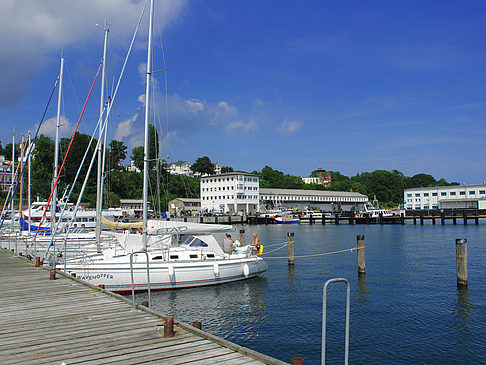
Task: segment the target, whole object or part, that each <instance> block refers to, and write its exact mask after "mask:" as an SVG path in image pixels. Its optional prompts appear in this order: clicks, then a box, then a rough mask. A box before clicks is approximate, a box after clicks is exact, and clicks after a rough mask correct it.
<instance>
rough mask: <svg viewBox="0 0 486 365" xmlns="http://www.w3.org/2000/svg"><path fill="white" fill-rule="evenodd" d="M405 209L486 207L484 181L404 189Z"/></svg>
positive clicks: (485, 184) (485, 186) (485, 185)
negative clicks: (472, 183)
mask: <svg viewBox="0 0 486 365" xmlns="http://www.w3.org/2000/svg"><path fill="white" fill-rule="evenodd" d="M403 201H404V206H405V209H407V210H412V209H413V210H420V209H464V208H470V209H486V183H483V184H479V185H455V186H435V187H432V188H414V189H405V190H404V192H403Z"/></svg>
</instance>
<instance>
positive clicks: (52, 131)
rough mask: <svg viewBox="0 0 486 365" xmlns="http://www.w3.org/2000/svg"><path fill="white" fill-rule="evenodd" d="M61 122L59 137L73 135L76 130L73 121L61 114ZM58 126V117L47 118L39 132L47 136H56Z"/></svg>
mask: <svg viewBox="0 0 486 365" xmlns="http://www.w3.org/2000/svg"><path fill="white" fill-rule="evenodd" d="M59 122H60V128H59V138H63V137H71V136H72V134H73V132H74V126H73V125H72V123H71V122H70V121H69V120H68V119H67V118H66V117H65V116H63V115H61V118H60V120H59ZM56 128H57V117H52V118H49V119H47V120H45V121H44V123H42V126H41V128H40V130H39V134H45V135H46V136H49V137H52V138H55V137H56ZM36 129H37V126H36Z"/></svg>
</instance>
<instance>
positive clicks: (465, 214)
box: [463, 211, 467, 226]
mask: <svg viewBox="0 0 486 365" xmlns="http://www.w3.org/2000/svg"><path fill="white" fill-rule="evenodd" d="M463 222H464V225H465V226H467V212H466V211H464V215H463Z"/></svg>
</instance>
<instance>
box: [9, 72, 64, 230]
mask: <svg viewBox="0 0 486 365" xmlns="http://www.w3.org/2000/svg"><path fill="white" fill-rule="evenodd" d="M58 82H59V75H58V76H57V79H56V82H55V83H54V87H53V88H52V91H51V95H50V96H49V100H48V102H47V105H46V107H45V109H44V113H43V114H42V118H41V121H40V123H39V126H38V127H37V130H36V132H35V136H34V139H33V141H32V143H31V145H30V146H29V153H28V154H27V156H30V153H31V152H32V147H33V146H34V142H35V141H36V139H37V135H38V134H39V130H40V128H41V126H42V123H44V118H45V117H46V114H47V110H48V109H49V105H50V104H51V100H52V96H53V95H54V91H56V88H57V83H58ZM12 147H13V148H15V146H12ZM12 164H14V162H13V161H12ZM14 165H15V164H14ZM24 169H25V166H24V168H23V169H22V172H21V173H20V177H22V174H23V173H24ZM12 184H13V181H12ZM17 186H18V181H17V182H16V183H15V190H14V191H13V194H12V197H11V199H10V203H9V205H10V204H12V200H13V197H14V194H15V191H16V190H17ZM10 187H12V185H10ZM5 216H6V214H5V215H4V216H3V217H2V222H1V223H0V228H2V226H3V222H4V221H5Z"/></svg>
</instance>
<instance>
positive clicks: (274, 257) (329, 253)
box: [262, 247, 357, 260]
mask: <svg viewBox="0 0 486 365" xmlns="http://www.w3.org/2000/svg"><path fill="white" fill-rule="evenodd" d="M281 248H282V247H281ZM356 250H357V248H356V247H353V248H347V249H345V250H339V251H332V252H324V253H316V254H312V255H300V256H294V258H295V259H297V258H307V257H318V256H328V255H333V254H337V253H344V252H353V251H356ZM275 251H277V250H273V251H270V252H267V253H266V254H267V255H268V254H269V253H272V252H275ZM262 256H263V255H262ZM287 258H288V256H279V257H277V256H271V257H268V256H265V260H267V259H287Z"/></svg>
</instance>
